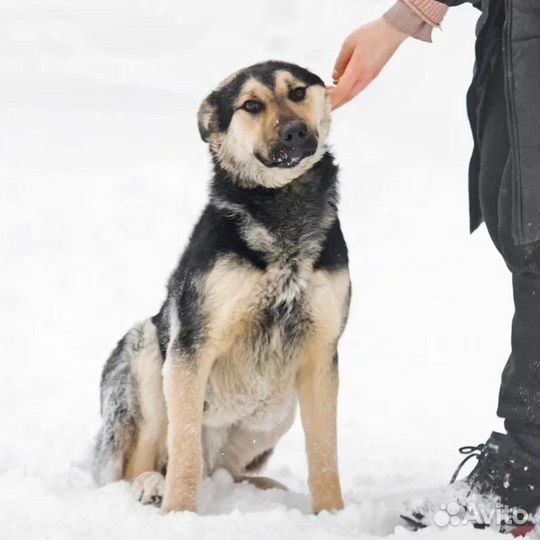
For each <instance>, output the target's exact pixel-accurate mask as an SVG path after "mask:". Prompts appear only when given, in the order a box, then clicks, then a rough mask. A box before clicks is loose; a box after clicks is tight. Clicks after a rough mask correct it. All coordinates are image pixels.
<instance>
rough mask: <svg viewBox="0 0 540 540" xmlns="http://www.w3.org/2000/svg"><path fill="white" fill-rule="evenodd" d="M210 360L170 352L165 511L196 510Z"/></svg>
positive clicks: (165, 376) (166, 384)
mask: <svg viewBox="0 0 540 540" xmlns="http://www.w3.org/2000/svg"><path fill="white" fill-rule="evenodd" d="M210 367H211V361H210V359H209V358H207V357H204V356H197V357H196V358H191V357H190V358H186V357H184V356H183V355H182V354H181V353H180V352H178V351H169V353H168V354H167V359H166V361H165V365H164V368H163V386H164V394H165V402H166V405H167V418H168V432H167V451H168V464H167V476H166V478H165V495H164V498H163V504H162V507H161V508H162V511H163V512H179V511H191V512H195V511H196V510H197V494H198V490H199V485H200V483H201V478H202V472H203V453H202V441H201V432H202V415H203V407H204V396H205V390H206V382H207V379H208V374H209V371H210Z"/></svg>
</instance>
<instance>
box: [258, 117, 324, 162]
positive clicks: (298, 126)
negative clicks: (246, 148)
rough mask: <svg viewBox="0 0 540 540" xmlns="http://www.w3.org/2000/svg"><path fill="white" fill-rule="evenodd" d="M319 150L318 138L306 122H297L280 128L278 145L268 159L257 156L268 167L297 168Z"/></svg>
mask: <svg viewBox="0 0 540 540" xmlns="http://www.w3.org/2000/svg"><path fill="white" fill-rule="evenodd" d="M316 150H317V138H316V137H315V136H314V135H313V134H312V133H311V132H310V131H309V129H308V127H307V126H306V124H305V123H304V122H301V121H298V120H295V121H293V122H289V123H287V124H285V125H283V126H281V127H280V129H279V133H278V143H277V144H276V145H275V146H274V147H273V148H272V150H271V151H270V152H269V156H268V158H263V157H262V156H261V155H259V154H256V157H257V159H258V160H259V161H260V162H261V163H263V164H264V165H266V166H267V167H279V168H284V169H287V168H291V167H296V166H297V165H298V164H299V163H300V162H301V161H302V160H303V159H305V158H306V157H309V156H312V155H313V154H314V153H315V151H316Z"/></svg>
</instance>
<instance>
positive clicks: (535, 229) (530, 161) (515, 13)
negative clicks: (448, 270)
mask: <svg viewBox="0 0 540 540" xmlns="http://www.w3.org/2000/svg"><path fill="white" fill-rule="evenodd" d="M439 1H440V2H442V3H444V4H446V5H448V6H456V5H459V4H463V3H465V2H466V1H467V0H439ZM470 3H472V4H473V5H474V6H475V7H478V8H479V9H481V11H482V15H481V16H480V18H479V20H478V24H477V27H476V36H477V40H476V64H475V69H474V77H473V81H472V84H471V87H470V89H469V92H468V94H467V109H468V113H469V120H470V122H471V128H472V131H473V138H474V140H475V148H474V150H473V155H472V157H471V164H470V168H469V201H470V220H471V231H473V230H475V229H476V228H477V227H478V226H479V225H480V223H481V222H482V220H483V218H482V211H481V208H480V202H479V185H478V184H479V183H478V174H479V167H480V155H479V149H478V145H477V140H478V137H477V134H478V133H479V132H480V131H481V129H482V122H483V114H482V99H483V95H484V91H485V85H486V82H487V80H488V78H489V74H490V72H491V69H492V68H493V65H494V63H495V58H496V55H497V54H500V46H501V41H502V54H503V65H504V72H505V74H506V77H505V96H506V115H507V125H508V133H509V138H510V156H511V166H512V191H513V193H512V204H513V206H512V235H513V237H514V240H515V241H516V243H519V244H525V243H529V242H535V241H538V240H540V144H539V134H540V0H480V1H478V0H477V1H473V2H470ZM501 10H504V13H503V16H502V17H501V16H500V14H501ZM482 159H489V156H482Z"/></svg>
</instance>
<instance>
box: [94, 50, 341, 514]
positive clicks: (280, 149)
mask: <svg viewBox="0 0 540 540" xmlns="http://www.w3.org/2000/svg"><path fill="white" fill-rule="evenodd" d="M198 124H199V131H200V135H201V137H202V139H203V141H205V142H206V143H208V145H209V147H210V154H211V157H212V161H213V167H214V173H213V178H212V180H211V183H210V191H209V200H208V203H207V205H206V207H205V209H204V211H203V212H202V215H201V217H200V219H199V221H198V223H197V224H196V225H195V228H194V230H193V232H192V235H191V238H190V240H189V243H188V245H187V248H186V249H185V251H184V253H183V255H182V257H181V259H180V262H179V264H178V266H177V267H176V269H175V270H174V272H173V273H172V275H171V277H170V279H169V282H168V289H167V291H168V292H167V297H166V300H165V302H164V303H163V305H162V307H161V309H160V311H159V313H158V314H157V315H155V316H154V317H152V318H149V319H148V320H146V321H144V322H142V323H140V324H138V325H137V326H135V327H134V328H132V329H131V330H130V331H129V332H128V333H127V334H126V335H125V336H124V337H123V338H122V339H121V340H120V342H119V343H118V345H117V346H116V348H115V349H114V351H113V352H112V354H111V356H110V357H109V359H108V360H107V362H106V364H105V366H104V368H103V373H102V379H101V415H102V419H103V422H102V426H101V428H100V431H99V433H98V435H97V438H96V443H95V448H94V454H93V474H94V477H95V479H96V481H97V483H98V484H100V485H102V484H104V483H106V482H111V481H116V480H120V479H125V480H127V481H130V482H132V483H133V491H134V494H135V496H136V498H137V499H138V500H140V501H141V502H143V503H155V504H158V505H159V504H160V503H161V508H162V511H163V512H171V511H194V512H195V511H197V492H198V488H199V485H200V482H201V480H202V477H203V476H204V475H209V474H211V473H212V472H213V471H215V470H216V469H218V468H224V469H226V470H227V471H228V472H229V473H230V474H231V475H232V477H233V478H234V480H235V481H242V480H248V481H250V482H252V483H254V484H255V485H257V486H259V487H262V488H265V487H280V485H279V484H278V483H276V482H273V481H272V480H270V479H268V478H264V477H257V476H254V473H256V472H257V471H259V470H260V469H261V468H262V467H263V465H264V464H265V463H266V462H267V460H268V458H269V457H270V454H271V453H272V451H273V449H274V447H275V445H276V443H277V442H278V440H279V439H280V437H281V436H282V435H284V434H285V433H286V432H287V431H288V430H289V428H290V427H291V425H292V423H293V420H294V416H295V411H296V405H297V401H298V402H299V404H300V411H301V417H302V423H303V428H304V432H305V439H306V453H307V459H308V468H309V482H308V483H309V487H310V492H311V496H312V504H313V510H314V512H316V513H317V512H320V511H322V510H329V511H330V510H339V509H341V508H343V499H342V495H341V488H340V482H339V475H338V462H337V441H336V402H337V394H338V355H337V344H338V340H339V338H340V336H341V334H342V332H343V330H344V328H345V324H346V321H347V316H348V311H349V303H350V295H351V286H350V279H349V271H348V254H347V246H346V243H345V240H344V238H343V234H342V231H341V228H340V222H339V219H338V215H337V202H338V192H337V166H336V165H335V164H334V159H333V157H332V155H331V154H330V152H329V150H328V143H327V139H328V133H329V128H330V105H329V100H328V96H327V92H326V88H325V86H324V83H323V81H322V80H321V79H320V78H319V77H317V76H316V75H314V74H313V73H311V72H309V71H308V70H306V69H304V68H302V67H299V66H297V65H294V64H289V63H285V62H278V61H267V62H263V63H259V64H255V65H252V66H250V67H247V68H245V69H242V70H240V71H238V72H236V73H235V74H233V75H232V76H230V77H229V78H228V79H226V80H225V81H224V82H222V83H221V84H220V85H219V86H218V88H217V89H216V90H214V91H213V92H212V93H210V95H209V96H208V97H207V98H206V99H205V100H204V102H203V103H202V105H201V107H200V110H199V114H198Z"/></svg>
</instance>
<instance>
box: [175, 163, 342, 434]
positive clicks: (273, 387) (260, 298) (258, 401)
mask: <svg viewBox="0 0 540 540" xmlns="http://www.w3.org/2000/svg"><path fill="white" fill-rule="evenodd" d="M330 165H331V167H330V170H329V171H328V170H324V168H322V170H319V171H315V173H312V176H310V177H308V178H306V179H304V180H303V181H300V182H297V183H296V184H293V185H290V186H287V187H286V188H282V189H279V190H268V189H251V190H247V189H242V188H238V187H236V186H234V185H232V184H230V183H229V182H227V181H224V182H220V179H219V178H217V179H216V182H215V183H214V186H213V189H212V192H211V199H210V204H209V206H208V207H207V210H206V211H205V213H204V214H203V217H202V218H201V221H200V222H199V224H198V225H197V227H196V228H195V231H194V234H193V236H192V239H191V241H190V245H189V246H188V248H187V250H186V252H185V253H184V256H183V257H182V260H181V262H180V265H179V267H178V269H177V271H176V272H175V274H173V276H172V278H171V282H170V284H169V300H171V301H172V302H170V304H169V306H171V305H173V306H174V308H173V312H174V313H173V317H172V319H177V323H175V324H174V325H171V326H178V328H177V329H175V330H174V331H172V333H173V334H174V333H178V336H179V337H178V341H179V344H180V347H181V349H182V350H184V351H187V352H189V356H190V357H192V358H193V360H191V361H197V354H198V351H199V350H201V349H204V348H205V347H206V344H208V343H210V344H211V349H212V354H213V355H214V356H215V362H214V364H213V368H212V371H211V373H210V377H209V380H208V384H207V395H206V399H205V414H204V421H205V424H206V425H208V426H211V427H223V426H226V425H232V424H235V423H238V422H239V421H243V422H254V424H255V425H257V427H258V429H264V426H265V425H267V427H268V429H270V428H271V426H272V425H275V423H276V422H279V421H280V420H282V418H281V417H283V416H285V415H286V414H288V413H287V411H288V410H290V403H291V396H292V395H293V388H294V379H295V374H296V371H297V369H298V365H299V362H300V361H301V360H302V357H303V354H304V352H305V347H306V343H307V342H309V337H310V336H311V335H312V334H313V333H316V332H325V331H327V330H328V329H330V330H329V331H330V333H332V332H333V333H336V334H337V333H339V330H337V329H336V327H339V326H341V325H342V324H343V323H344V320H343V319H344V314H345V312H346V304H347V299H348V287H349V282H348V274H347V273H346V272H345V274H344V273H343V272H332V273H329V272H327V271H326V270H325V269H324V268H320V267H319V265H318V261H319V260H320V258H321V254H322V252H323V250H324V249H325V242H326V240H327V237H328V231H329V229H330V228H331V227H332V226H335V225H336V223H337V222H336V189H335V167H334V166H333V164H332V163H331V162H330ZM317 172H318V174H317ZM338 227H339V225H338ZM344 249H345V250H346V248H344ZM345 256H346V254H345ZM344 268H345V270H346V263H345V266H344Z"/></svg>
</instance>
